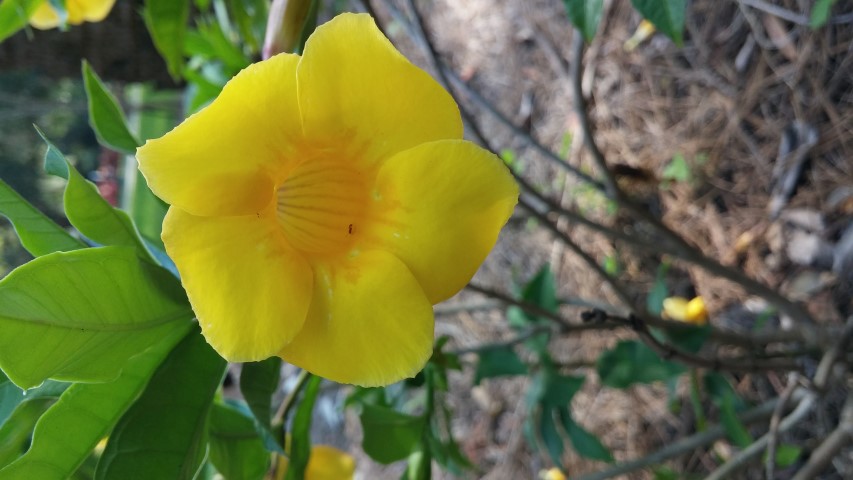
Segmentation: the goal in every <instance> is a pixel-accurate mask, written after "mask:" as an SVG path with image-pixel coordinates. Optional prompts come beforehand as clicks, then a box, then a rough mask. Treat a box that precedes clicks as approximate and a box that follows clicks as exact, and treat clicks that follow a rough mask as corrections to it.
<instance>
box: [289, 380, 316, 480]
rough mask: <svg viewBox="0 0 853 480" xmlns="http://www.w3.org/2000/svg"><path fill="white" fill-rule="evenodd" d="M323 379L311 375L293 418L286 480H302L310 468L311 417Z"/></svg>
mask: <svg viewBox="0 0 853 480" xmlns="http://www.w3.org/2000/svg"><path fill="white" fill-rule="evenodd" d="M322 380H323V379H322V378H320V377H318V376H316V375H311V378H309V379H308V383H307V384H306V385H305V393H304V394H303V395H302V401H301V402H299V407H297V408H296V415H294V416H293V426H292V428H291V430H290V440H291V444H290V445H289V447H290V448H289V449H288V450H289V452H290V459H289V461H288V466H287V476H285V480H301V479H303V478H304V477H305V469H306V468H307V467H308V458H309V457H310V456H311V417H312V415H313V412H314V402H316V401H317V394H318V393H319V392H320V382H321V381H322Z"/></svg>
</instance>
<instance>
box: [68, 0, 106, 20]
mask: <svg viewBox="0 0 853 480" xmlns="http://www.w3.org/2000/svg"><path fill="white" fill-rule="evenodd" d="M71 3H72V1H71V0H69V1H68V5H71ZM76 3H79V4H84V6H83V18H84V19H85V20H86V21H87V22H100V21H101V20H103V19H105V18H107V15H108V14H109V13H110V10H112V8H113V4H115V3H116V0H77V2H76ZM69 9H70V7H69Z"/></svg>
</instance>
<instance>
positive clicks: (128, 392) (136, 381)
mask: <svg viewBox="0 0 853 480" xmlns="http://www.w3.org/2000/svg"><path fill="white" fill-rule="evenodd" d="M185 332H186V331H185V330H184V331H172V332H168V333H167V334H164V335H163V336H162V337H161V339H160V341H159V342H158V343H156V344H154V345H153V346H152V347H151V348H149V349H148V350H145V351H144V352H142V353H140V354H139V355H136V356H135V357H133V358H132V359H130V360H129V361H128V362H127V365H126V366H125V368H124V369H123V370H122V372H121V374H120V375H119V377H118V378H117V379H116V380H115V381H113V382H109V383H75V384H73V385H71V386H70V387H68V389H67V390H65V392H64V393H63V394H62V396H61V397H60V398H59V401H58V402H56V403H55V404H54V405H53V406H51V407H50V408H49V409H48V410H47V411H46V412H45V413H44V415H42V416H41V418H40V419H39V421H38V423H37V424H36V428H35V432H34V433H33V439H32V445H31V446H30V448H29V450H27V453H25V454H24V455H23V456H21V457H20V458H18V459H17V460H15V461H14V462H12V463H11V464H9V465H8V466H6V467H5V468H3V469H2V470H0V478H3V480H32V479H34V478H38V479H39V480H65V479H66V478H67V477H69V476H70V475H71V474H72V473H73V472H74V471H75V470H76V469H77V467H78V466H79V465H80V464H81V463H83V461H84V460H85V459H86V458H87V457H88V455H89V452H91V451H92V449H93V448H94V447H95V445H96V444H97V443H98V442H99V441H100V440H101V439H102V438H104V436H105V435H107V433H109V431H110V429H112V427H113V426H114V425H115V424H116V422H118V420H119V418H120V417H121V416H122V414H124V412H125V411H126V410H127V409H128V407H130V405H131V404H133V402H134V401H135V400H136V399H137V398H138V397H139V395H140V394H141V393H142V392H143V390H144V389H145V386H146V385H147V384H148V379H149V378H151V375H152V374H153V373H154V371H155V370H156V369H157V367H158V366H159V365H160V363H161V362H162V361H163V359H164V358H166V356H167V355H168V354H169V352H170V351H171V350H172V348H173V347H174V346H175V345H176V344H177V343H178V341H179V340H180V339H181V338H182V337H183V336H184V334H185Z"/></svg>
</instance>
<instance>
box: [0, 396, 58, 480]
mask: <svg viewBox="0 0 853 480" xmlns="http://www.w3.org/2000/svg"><path fill="white" fill-rule="evenodd" d="M54 402H55V399H53V398H39V399H36V400H33V401H30V402H25V403H22V404H21V405H19V406H18V408H16V409H15V410H14V411H13V412H12V414H11V415H10V416H9V418H8V419H7V421H6V422H5V423H3V425H2V426H0V438H2V439H3V441H2V442H0V468H3V467H5V466H6V465H9V464H10V463H12V461H14V460H15V459H16V458H18V457H20V456H21V454H22V453H24V451H25V450H26V447H27V444H28V443H29V441H30V437H31V436H32V433H33V428H34V427H35V426H36V422H38V419H39V418H40V417H41V416H42V415H43V414H44V412H45V411H46V410H47V409H48V408H49V407H50V406H51V405H53V403H54ZM3 478H6V477H3Z"/></svg>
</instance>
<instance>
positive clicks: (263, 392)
mask: <svg viewBox="0 0 853 480" xmlns="http://www.w3.org/2000/svg"><path fill="white" fill-rule="evenodd" d="M280 375H281V359H280V358H278V357H272V358H268V359H266V360H264V361H261V362H248V363H244V364H243V368H242V369H241V370H240V392H241V393H242V394H243V398H245V399H246V403H247V404H248V405H249V410H251V412H252V415H253V416H254V421H255V426H256V427H257V429H258V432H259V433H260V434H261V438H262V439H263V441H264V445H265V446H266V448H267V449H269V451H271V452H274V453H278V454H280V455H284V449H283V448H282V446H281V445H280V444H279V443H278V441H276V437H275V435H273V433H272V430H271V428H270V417H271V414H272V405H271V403H272V395H273V393H274V392H275V390H276V389H277V388H278V382H279V377H280ZM226 478H227V477H226Z"/></svg>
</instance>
